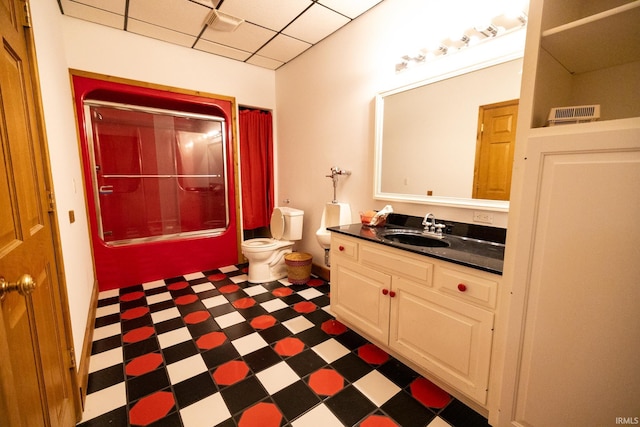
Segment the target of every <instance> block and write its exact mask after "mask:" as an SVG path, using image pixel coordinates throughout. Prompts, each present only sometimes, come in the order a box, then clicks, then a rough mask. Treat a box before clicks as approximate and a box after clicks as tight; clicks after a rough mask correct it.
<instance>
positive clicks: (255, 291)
mask: <svg viewBox="0 0 640 427" xmlns="http://www.w3.org/2000/svg"><path fill="white" fill-rule="evenodd" d="M244 291H245V293H246V294H247V295H249V296H251V297H253V296H256V295H260V294H265V293H267V292H269V291H268V290H266V289H265V287H264V286H262V285H256V286H250V287H248V288H244Z"/></svg>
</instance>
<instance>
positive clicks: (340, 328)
mask: <svg viewBox="0 0 640 427" xmlns="http://www.w3.org/2000/svg"><path fill="white" fill-rule="evenodd" d="M321 328H322V330H323V331H325V332H326V333H328V334H329V335H340V334H344V333H345V332H347V327H346V326H344V325H343V324H342V323H340V322H339V321H337V320H335V319H331V320H327V321H326V322H324V323H323V324H322V326H321Z"/></svg>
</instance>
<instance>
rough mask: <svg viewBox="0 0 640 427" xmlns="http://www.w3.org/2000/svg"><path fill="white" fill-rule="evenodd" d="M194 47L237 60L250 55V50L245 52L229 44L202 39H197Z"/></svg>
mask: <svg viewBox="0 0 640 427" xmlns="http://www.w3.org/2000/svg"><path fill="white" fill-rule="evenodd" d="M194 49H198V50H202V51H204V52H209V53H213V54H214V55H220V56H224V57H226V58H231V59H235V60H238V61H244V60H246V59H247V58H248V57H249V56H251V52H245V51H243V50H239V49H234V48H232V47H229V46H223V45H221V44H218V43H213V42H210V41H207V40H203V39H200V40H198V42H197V43H196V45H195V46H194Z"/></svg>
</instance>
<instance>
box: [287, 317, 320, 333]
mask: <svg viewBox="0 0 640 427" xmlns="http://www.w3.org/2000/svg"><path fill="white" fill-rule="evenodd" d="M282 324H283V325H284V326H285V327H286V328H287V329H289V330H290V331H291V333H293V334H298V333H300V332H302V331H306V330H307V329H309V328H313V326H314V325H313V322H311V321H309V320H308V319H307V318H306V317H304V316H298V317H294V318H293V319H289V320H285V321H284V322H282Z"/></svg>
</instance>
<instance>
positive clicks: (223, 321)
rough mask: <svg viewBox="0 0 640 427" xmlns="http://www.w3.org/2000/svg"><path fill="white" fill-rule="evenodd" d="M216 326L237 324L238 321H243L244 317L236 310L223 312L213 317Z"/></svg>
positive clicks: (223, 326) (222, 326)
mask: <svg viewBox="0 0 640 427" xmlns="http://www.w3.org/2000/svg"><path fill="white" fill-rule="evenodd" d="M214 320H215V321H216V323H217V324H218V326H220V327H221V328H223V329H224V328H228V327H229V326H232V325H237V324H238V323H241V322H244V321H245V318H244V317H242V314H240V313H238V312H237V311H232V312H231V313H227V314H223V315H222V316H218V317H216V318H214Z"/></svg>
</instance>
